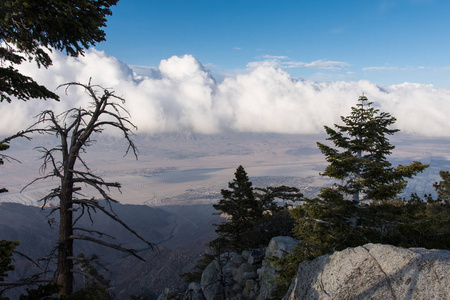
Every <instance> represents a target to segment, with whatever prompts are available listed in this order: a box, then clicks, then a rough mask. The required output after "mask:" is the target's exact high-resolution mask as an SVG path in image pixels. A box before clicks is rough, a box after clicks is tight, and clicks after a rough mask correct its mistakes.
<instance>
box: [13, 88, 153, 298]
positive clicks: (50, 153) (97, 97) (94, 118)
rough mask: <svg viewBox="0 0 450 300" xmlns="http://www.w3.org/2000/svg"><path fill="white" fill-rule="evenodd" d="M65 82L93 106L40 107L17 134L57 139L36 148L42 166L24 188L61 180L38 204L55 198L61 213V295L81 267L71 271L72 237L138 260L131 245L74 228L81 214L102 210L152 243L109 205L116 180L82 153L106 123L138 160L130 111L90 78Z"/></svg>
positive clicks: (70, 288)
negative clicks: (34, 119) (85, 189)
mask: <svg viewBox="0 0 450 300" xmlns="http://www.w3.org/2000/svg"><path fill="white" fill-rule="evenodd" d="M63 86H64V87H65V88H66V92H67V89H68V88H70V87H72V86H75V87H81V88H83V89H85V91H86V92H87V94H88V95H89V96H90V98H91V99H92V103H91V107H90V108H89V109H85V108H72V109H70V110H68V111H66V112H64V113H62V114H58V115H56V114H55V113H54V112H53V111H51V110H47V111H44V112H42V113H41V114H39V116H38V120H37V122H36V123H35V124H33V125H32V126H31V127H30V128H29V129H27V130H25V131H24V132H21V133H19V134H22V135H26V134H30V133H33V132H39V133H41V134H50V135H54V136H56V137H58V138H59V140H60V143H61V144H60V145H58V146H55V147H52V148H47V147H38V148H37V150H38V151H39V152H41V153H42V157H41V159H42V160H43V164H42V166H41V169H40V171H41V174H42V176H40V177H38V178H36V179H35V180H33V181H32V182H31V183H30V184H28V185H27V186H26V187H25V188H27V187H28V186H29V185H31V184H33V183H34V182H36V181H40V180H45V179H50V178H57V179H58V180H59V181H60V184H59V186H57V187H56V188H54V189H52V190H51V192H50V193H49V194H48V195H46V196H45V197H43V198H42V199H41V201H42V202H43V203H42V205H46V204H47V203H49V202H50V201H53V200H55V201H56V204H57V206H56V208H54V209H53V210H52V213H53V212H54V211H56V210H59V215H60V219H59V241H58V262H57V280H56V282H57V284H59V285H60V286H61V291H60V296H61V295H70V294H71V293H72V292H73V273H74V272H76V273H82V272H83V271H82V270H74V260H76V258H75V257H74V255H73V253H74V251H73V248H74V240H85V241H90V242H93V243H97V244H100V245H103V246H106V247H109V248H114V249H116V250H120V251H124V252H127V253H129V254H131V255H134V256H135V257H137V258H140V259H142V258H141V257H140V256H139V255H137V253H136V251H135V250H134V249H127V248H124V247H122V246H121V245H120V244H113V243H109V242H106V241H104V240H103V239H101V238H97V237H93V235H94V234H95V235H97V236H100V237H102V236H108V235H106V234H104V233H102V232H100V231H96V230H90V229H86V228H80V227H77V222H78V220H79V219H80V218H81V217H83V216H84V215H86V214H87V215H88V216H89V217H91V213H92V212H97V211H100V212H102V213H104V214H105V215H107V216H108V217H109V218H111V219H112V220H114V221H116V222H118V223H119V224H120V225H122V226H123V227H125V228H126V229H127V230H128V231H129V232H130V233H132V234H133V235H135V236H136V237H138V238H139V239H141V240H142V241H143V242H145V243H147V244H148V245H149V246H150V247H151V248H153V247H154V244H152V243H150V242H147V241H146V240H145V239H144V238H143V237H141V236H140V235H139V234H138V233H137V232H135V231H134V230H132V229H131V228H130V227H128V225H127V224H125V223H124V222H123V221H122V220H121V219H120V218H119V217H118V216H117V215H116V214H115V213H114V211H113V210H112V207H111V205H110V204H111V203H112V202H117V200H115V199H113V198H111V196H110V195H109V189H110V188H117V189H120V187H121V185H120V183H118V182H107V181H104V180H103V179H102V178H101V177H99V176H97V175H95V174H94V173H93V172H92V171H91V170H90V169H89V167H88V165H87V164H86V162H85V161H84V160H83V159H82V157H81V154H82V153H85V151H86V148H87V147H88V146H90V145H91V144H92V143H93V142H94V141H93V140H92V137H93V135H94V134H100V133H102V132H103V130H104V129H105V128H107V127H111V128H115V129H117V130H119V131H120V132H121V133H122V134H123V138H124V139H125V141H126V143H127V145H128V147H127V150H126V154H128V153H129V152H130V151H131V152H132V153H133V154H134V155H135V157H136V159H137V148H136V146H135V144H134V143H133V141H132V140H131V138H130V136H131V135H132V130H131V129H136V127H135V126H134V125H133V123H132V122H131V121H130V120H129V114H128V112H127V111H126V110H125V108H124V107H123V106H122V104H123V103H124V99H122V98H121V97H118V96H116V95H115V94H114V92H112V91H110V90H108V89H104V88H102V87H100V86H94V85H91V84H90V83H89V84H87V85H85V84H81V83H75V82H72V83H67V84H64V85H63ZM98 90H100V91H101V93H100V94H98V93H97V92H98ZM82 186H87V187H91V188H93V189H94V190H95V191H96V192H97V193H98V194H99V195H100V199H102V200H106V203H107V205H106V206H103V205H102V202H99V201H98V199H96V198H95V197H88V196H86V195H84V194H83V193H82V192H81V188H82ZM25 188H24V189H25ZM85 275H88V274H85Z"/></svg>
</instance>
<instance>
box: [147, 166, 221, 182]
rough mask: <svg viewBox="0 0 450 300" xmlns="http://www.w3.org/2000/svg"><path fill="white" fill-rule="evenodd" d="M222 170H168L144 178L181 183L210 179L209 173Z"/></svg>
mask: <svg viewBox="0 0 450 300" xmlns="http://www.w3.org/2000/svg"><path fill="white" fill-rule="evenodd" d="M223 169H224V168H211V169H188V170H179V171H177V170H170V171H167V172H165V173H157V174H151V175H144V176H145V177H151V178H153V179H154V180H157V181H161V182H163V183H183V182H191V181H199V180H206V179H209V178H211V177H212V175H211V174H210V173H214V172H217V171H220V170H223Z"/></svg>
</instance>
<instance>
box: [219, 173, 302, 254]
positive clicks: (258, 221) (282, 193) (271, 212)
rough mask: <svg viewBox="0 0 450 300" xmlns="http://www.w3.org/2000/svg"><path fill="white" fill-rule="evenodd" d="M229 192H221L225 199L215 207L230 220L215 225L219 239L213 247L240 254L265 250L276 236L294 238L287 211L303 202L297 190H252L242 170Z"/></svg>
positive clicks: (284, 187) (291, 220) (292, 188)
mask: <svg viewBox="0 0 450 300" xmlns="http://www.w3.org/2000/svg"><path fill="white" fill-rule="evenodd" d="M228 188H229V189H223V190H221V194H222V199H221V200H220V201H219V203H217V204H215V205H213V207H214V208H215V209H216V210H219V211H220V213H217V214H223V215H224V217H225V218H226V219H227V220H226V221H224V222H223V223H222V224H219V225H216V226H217V229H216V232H217V233H218V234H219V238H217V239H216V240H214V241H213V242H211V243H210V246H211V247H216V246H218V245H219V246H220V248H221V249H223V250H225V251H228V250H235V251H241V250H243V249H252V248H258V247H261V246H265V245H267V243H268V242H269V241H270V239H271V238H272V237H274V236H278V235H292V229H293V225H294V223H293V219H292V218H291V217H290V214H289V212H288V209H289V207H290V205H292V204H293V203H294V202H296V201H300V200H302V199H303V195H302V193H300V191H299V190H298V189H297V188H295V187H288V186H278V187H267V188H253V186H252V183H251V182H250V180H249V178H248V176H247V173H246V172H245V170H244V168H243V167H242V166H239V167H238V168H237V170H236V172H235V179H234V180H233V181H232V182H229V183H228ZM213 250H214V249H213Z"/></svg>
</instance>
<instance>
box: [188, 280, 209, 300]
mask: <svg viewBox="0 0 450 300" xmlns="http://www.w3.org/2000/svg"><path fill="white" fill-rule="evenodd" d="M183 300H205V296H204V295H203V292H202V286H201V284H200V283H198V282H191V283H190V284H189V286H188V288H187V290H186V292H185V293H184V297H183Z"/></svg>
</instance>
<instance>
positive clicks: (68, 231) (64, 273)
mask: <svg viewBox="0 0 450 300" xmlns="http://www.w3.org/2000/svg"><path fill="white" fill-rule="evenodd" d="M66 185H67V183H66ZM67 190H68V187H66V188H64V187H63V190H62V191H61V202H60V215H59V216H60V217H59V218H60V222H59V224H60V225H59V226H60V227H59V247H58V272H57V273H58V278H57V281H56V282H57V284H58V285H60V286H61V290H60V293H59V295H60V296H61V295H70V294H72V286H73V274H72V272H71V270H72V269H73V260H72V257H73V240H72V239H71V238H70V236H71V235H72V234H73V229H72V201H71V199H70V198H71V196H72V193H71V192H69V191H67Z"/></svg>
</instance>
